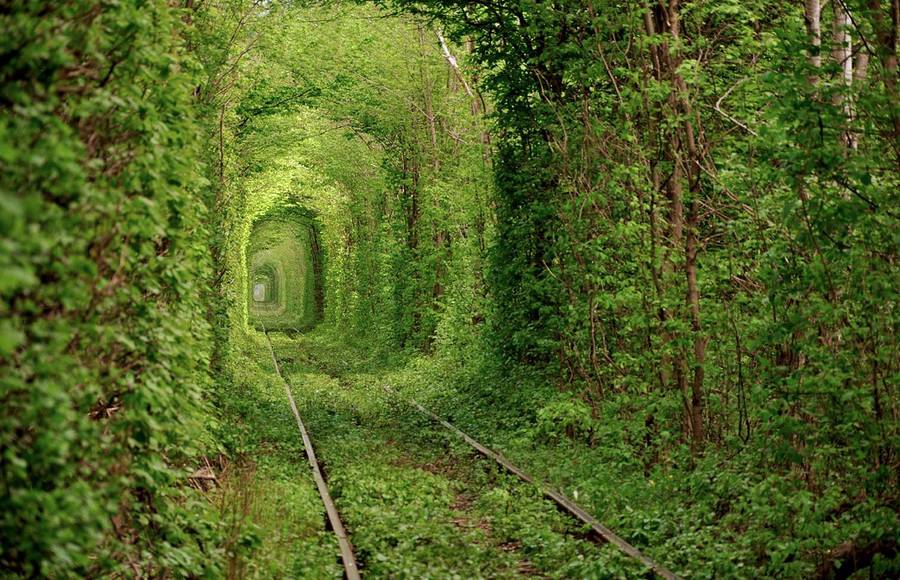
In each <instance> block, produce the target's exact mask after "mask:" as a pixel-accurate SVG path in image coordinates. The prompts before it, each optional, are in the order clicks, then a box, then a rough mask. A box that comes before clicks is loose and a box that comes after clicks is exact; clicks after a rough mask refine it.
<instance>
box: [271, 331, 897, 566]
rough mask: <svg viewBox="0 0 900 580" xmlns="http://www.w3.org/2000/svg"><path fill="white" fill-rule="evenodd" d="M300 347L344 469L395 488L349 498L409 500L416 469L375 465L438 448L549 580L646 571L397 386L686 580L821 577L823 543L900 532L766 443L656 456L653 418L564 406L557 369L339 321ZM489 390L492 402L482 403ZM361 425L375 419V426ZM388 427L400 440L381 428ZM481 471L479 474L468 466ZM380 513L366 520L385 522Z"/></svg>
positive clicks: (330, 448)
mask: <svg viewBox="0 0 900 580" xmlns="http://www.w3.org/2000/svg"><path fill="white" fill-rule="evenodd" d="M282 348H283V349H285V348H288V345H287V343H285V345H284V346H283V347H282ZM292 348H293V352H294V353H295V354H294V355H293V359H294V364H295V366H294V367H293V368H294V369H295V371H294V372H295V374H294V375H292V378H293V382H294V384H295V389H297V390H299V391H300V392H301V393H306V394H305V395H304V396H305V397H306V399H307V400H306V403H305V405H304V409H305V410H304V412H305V413H307V414H310V420H311V421H312V422H313V424H314V425H315V431H316V436H317V440H318V441H319V443H320V444H321V445H322V446H323V449H324V451H323V452H324V454H325V457H327V458H329V460H331V461H337V463H338V464H340V463H342V462H345V461H347V460H348V458H357V461H360V460H359V459H358V458H363V460H361V461H363V462H362V463H360V464H359V466H358V467H357V469H358V470H361V471H363V472H365V471H366V470H375V471H374V472H373V471H369V473H371V474H373V475H374V473H379V476H378V479H379V480H380V481H381V482H382V483H381V484H380V485H379V487H377V488H375V489H369V490H356V489H353V488H348V490H347V491H344V493H346V494H347V496H346V497H345V498H343V501H344V502H345V504H349V505H350V506H351V507H352V506H353V505H354V504H355V503H359V502H362V503H365V502H364V501H363V500H365V499H366V498H369V499H370V497H371V494H373V493H375V494H379V493H397V492H395V491H389V490H390V488H391V486H387V485H385V484H384V483H383V481H384V480H386V479H392V480H393V481H398V482H399V481H403V478H402V477H400V476H396V475H395V476H393V477H392V476H391V475H389V473H390V469H387V470H386V471H384V472H379V471H378V470H379V469H380V468H379V467H375V465H378V464H379V463H378V462H379V461H383V462H386V463H387V464H388V465H390V464H391V462H396V461H397V459H396V457H397V455H396V453H397V452H396V450H395V448H396V447H398V446H399V447H400V448H402V449H403V450H404V452H405V453H410V451H409V450H413V451H412V452H413V453H422V455H421V456H420V457H418V458H417V459H416V460H415V461H416V464H417V465H420V466H422V465H432V464H433V462H437V464H447V463H449V464H450V465H451V466H452V467H450V468H449V470H450V471H451V472H453V476H452V477H451V479H452V480H453V481H455V482H457V483H459V482H465V484H464V487H466V489H467V490H469V491H468V492H469V493H471V491H470V490H471V489H473V488H474V489H477V490H478V492H477V493H476V496H477V497H476V498H475V499H474V500H473V502H472V506H471V508H470V509H471V510H473V511H474V512H475V513H478V514H480V515H481V517H484V518H487V519H488V520H490V522H491V534H492V538H493V540H495V541H500V543H501V544H502V543H503V542H504V541H510V542H513V543H514V544H515V545H516V549H517V551H519V552H520V553H521V554H522V555H523V556H524V557H525V558H526V559H527V560H528V565H529V566H533V567H534V569H535V570H539V571H541V572H543V573H548V574H551V575H560V576H562V577H606V575H608V574H609V575H613V576H615V575H617V574H618V575H621V574H625V575H627V576H631V575H633V573H634V570H633V569H630V570H631V571H630V572H625V570H629V568H627V566H628V565H629V564H630V563H629V562H624V561H623V560H622V558H624V557H622V556H620V557H618V558H616V557H613V556H609V555H607V556H606V558H599V557H598V556H597V554H593V555H592V556H591V557H590V558H585V556H584V554H583V553H581V552H579V550H578V548H576V547H574V546H573V544H571V543H570V542H569V541H568V540H565V541H564V540H560V537H561V536H559V535H558V532H559V531H560V530H561V529H563V528H564V527H565V526H567V525H571V524H567V523H565V522H564V521H561V520H560V517H561V516H559V514H556V513H555V512H554V511H553V509H552V508H549V507H547V506H544V507H542V508H540V509H537V508H535V509H532V508H531V507H530V506H532V505H538V504H540V503H543V502H538V501H537V498H535V497H534V496H533V494H534V490H533V489H529V490H528V491H529V492H530V493H531V494H532V495H531V496H528V495H527V493H526V492H525V491H523V488H522V486H519V485H512V486H510V482H505V483H502V484H498V482H499V481H501V480H502V479H503V478H502V477H500V475H499V474H497V473H496V470H492V468H491V467H490V466H485V465H483V464H484V463H485V462H484V461H482V460H479V459H477V458H476V457H473V456H472V453H471V450H469V448H468V447H467V446H465V444H462V443H457V442H455V441H454V440H452V439H448V435H447V434H446V432H445V431H444V430H443V429H442V428H440V427H439V426H436V425H435V424H434V423H433V422H431V421H429V420H427V419H424V418H423V417H422V416H421V415H419V414H418V413H417V412H416V411H414V410H413V409H412V407H410V406H409V405H408V404H406V403H405V402H403V401H402V400H398V398H397V397H395V396H392V395H390V394H388V393H386V392H385V391H384V390H383V386H384V385H390V386H392V387H393V388H394V389H396V390H397V391H398V392H399V393H400V394H401V397H414V398H416V399H417V400H419V401H420V402H421V403H422V404H424V405H425V406H426V407H430V408H431V409H432V410H434V411H435V412H436V413H437V414H438V415H440V416H442V417H445V418H447V419H448V420H450V421H451V422H452V423H454V424H455V425H457V426H458V427H460V428H461V429H463V430H464V431H467V432H468V433H469V434H470V435H472V436H474V437H475V438H476V439H479V440H481V441H482V442H483V443H485V444H487V445H488V446H490V447H494V448H495V449H498V450H500V451H502V452H503V453H504V454H506V455H507V456H508V457H510V458H511V459H512V460H513V461H514V462H515V463H517V464H518V465H519V466H521V467H523V468H524V469H526V471H529V472H531V473H532V474H533V475H535V476H537V477H538V478H539V479H542V480H544V481H547V482H549V483H550V484H551V485H553V486H555V487H557V488H559V489H561V490H562V491H564V492H565V493H566V494H567V495H568V496H569V497H571V498H572V499H575V500H576V501H577V502H578V503H579V504H580V505H582V506H583V507H585V508H586V509H587V510H588V511H589V512H591V513H592V514H593V515H595V516H596V517H597V518H598V519H600V520H601V521H602V522H604V524H606V525H607V526H608V527H610V528H612V529H613V530H614V531H616V532H617V533H618V534H620V535H621V536H623V537H624V538H626V539H627V540H628V541H629V542H630V543H632V544H633V545H634V546H636V547H637V548H638V549H640V550H642V551H643V552H645V553H646V554H648V555H649V556H651V557H653V558H654V559H657V560H658V561H659V562H661V563H662V564H664V565H666V566H667V567H669V568H670V569H672V570H673V571H675V572H676V573H678V574H679V575H682V576H684V577H699V578H714V577H739V578H755V577H759V576H760V575H764V576H775V577H787V578H802V577H809V576H811V575H814V574H815V573H816V570H817V566H818V565H819V562H820V561H821V558H823V552H824V550H823V547H825V546H835V545H840V544H841V543H842V542H848V541H853V540H856V541H867V540H869V539H872V538H890V537H892V536H893V534H894V533H895V532H894V531H892V530H896V529H897V518H896V512H894V511H892V510H890V509H889V508H887V507H884V506H878V505H877V504H876V502H875V501H874V500H868V499H867V498H866V496H865V492H864V490H860V489H859V488H858V487H854V485H853V482H852V481H849V480H841V481H830V482H822V483H821V485H822V491H821V492H820V493H814V492H812V491H810V490H809V489H808V486H807V482H805V481H804V480H803V478H802V474H798V473H795V472H791V471H787V472H785V471H779V470H776V469H774V468H773V469H764V468H761V462H760V461H759V458H760V456H761V455H762V454H763V453H764V452H765V450H763V449H758V448H755V447H753V446H752V445H748V446H746V447H744V448H738V449H737V450H734V451H731V453H730V454H729V455H725V454H724V453H721V452H708V453H707V454H705V455H704V456H702V457H700V458H698V459H695V460H693V461H691V459H690V452H689V449H687V448H679V447H677V446H675V447H674V448H673V450H672V451H670V452H669V453H668V454H667V455H666V456H654V457H652V458H651V457H650V456H649V453H650V451H648V450H645V449H643V448H642V446H641V441H640V438H639V434H640V429H639V428H638V426H636V425H633V424H631V423H629V421H628V420H626V419H622V418H621V417H622V416H629V415H627V414H626V412H627V411H628V407H627V405H628V402H627V401H624V400H615V399H613V400H611V401H609V402H608V403H607V404H605V405H604V406H603V408H602V415H601V417H600V418H591V417H590V416H588V417H587V418H585V417H583V416H582V415H580V414H579V412H578V409H577V407H575V408H574V409H568V408H564V407H562V406H561V405H560V406H557V407H554V406H553V405H548V404H547V403H546V401H547V400H551V401H552V400H553V395H554V393H553V390H552V387H550V386H549V385H550V384H551V383H550V382H548V381H546V380H545V378H544V377H542V376H539V375H537V374H528V373H522V372H520V373H519V374H517V373H516V372H512V373H503V372H501V371H500V370H499V369H497V368H495V367H492V366H491V365H490V364H488V363H486V362H479V360H478V356H476V355H474V354H471V353H470V357H469V359H468V361H469V362H468V363H466V364H463V363H462V362H460V361H461V359H460V358H459V357H452V356H443V357H441V356H437V357H415V356H410V355H406V356H404V355H394V357H393V359H390V360H388V361H387V364H384V365H383V364H380V363H379V360H381V358H380V353H379V351H378V350H377V349H369V350H366V349H365V348H364V345H361V344H358V345H356V347H355V348H354V347H351V346H346V344H345V343H342V342H341V340H340V338H339V337H338V335H336V334H333V333H330V332H329V331H327V330H320V331H316V332H314V333H312V334H308V335H303V336H302V337H301V338H300V339H299V341H298V343H297V345H296V346H294V345H292ZM310 366H312V367H313V368H315V369H316V371H312V372H311V371H310V370H309V367H310ZM296 369H299V370H296ZM317 372H318V373H324V374H326V375H329V376H330V377H337V378H331V379H326V378H323V377H322V376H321V375H319V374H316V373H317ZM311 377H318V378H316V379H312V378H311ZM316 381H318V382H316ZM486 383H490V386H491V388H490V389H486V388H485V384H486ZM304 385H306V386H305V387H304ZM488 391H489V392H491V401H487V400H485V399H483V398H481V397H479V393H485V392H488ZM524 393H530V394H529V395H525V394H524ZM310 397H311V398H310ZM497 401H501V403H497ZM539 401H543V403H542V404H537V403H538V402H539ZM349 425H355V428H356V429H357V430H358V429H362V427H360V425H364V426H366V429H368V431H367V433H368V435H364V434H360V432H358V431H354V430H353V429H350V428H349V427H348V426H349ZM373 429H377V430H378V431H379V432H380V433H381V434H382V435H381V436H382V437H384V436H385V435H384V434H385V433H389V434H390V435H389V438H388V439H378V438H377V437H373V436H372V435H371V433H372V432H373V431H372V430H373ZM449 437H451V438H452V436H449ZM430 454H432V455H430ZM379 458H381V459H379ZM473 464H475V465H478V467H474V468H473V467H465V468H463V467H461V466H464V465H465V466H470V465H473ZM762 465H764V464H762ZM334 469H335V470H337V471H336V472H335V473H336V475H335V477H336V478H337V481H339V482H341V483H342V484H346V482H348V481H349V480H348V479H347V477H348V476H347V475H345V471H344V469H346V468H344V467H335V468H334ZM460 470H462V471H460ZM351 471H352V470H351ZM445 471H446V469H445ZM398 485H401V486H402V485H403V484H398ZM417 485H425V484H423V483H419V482H417ZM441 493H445V492H444V491H442V492H441ZM523 494H524V495H523ZM401 497H402V496H401ZM365 513H366V515H365V517H364V520H367V521H373V519H372V514H371V513H368V512H365ZM564 519H565V518H563V520H564ZM400 523H401V522H399V521H396V522H392V525H390V526H388V527H387V529H398V528H397V526H399V525H400ZM394 524H396V526H395V525H394ZM512 538H515V539H512ZM617 556H618V554H617ZM544 558H546V561H545V560H543V559H544ZM897 569H898V563H897V562H896V560H895V561H890V560H888V559H886V558H883V557H880V556H879V557H876V559H875V562H874V564H873V568H872V571H873V573H875V574H876V576H879V575H881V576H890V575H892V574H895V573H896V571H897Z"/></svg>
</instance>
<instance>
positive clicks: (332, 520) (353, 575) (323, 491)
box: [263, 329, 360, 580]
mask: <svg viewBox="0 0 900 580" xmlns="http://www.w3.org/2000/svg"><path fill="white" fill-rule="evenodd" d="M263 333H264V334H265V335H266V343H267V344H268V345H269V353H270V354H271V355H272V364H274V365H275V372H276V373H278V377H279V378H280V379H281V382H282V384H283V385H284V391H285V393H286V394H287V398H288V402H289V403H290V405H291V412H292V413H293V414H294V419H296V420H297V427H299V428H300V436H301V437H302V438H303V448H304V449H305V450H306V459H307V460H308V461H309V466H310V468H311V469H312V474H313V479H315V481H316V488H318V490H319V497H321V498H322V503H323V504H324V505H325V513H326V514H328V523H329V524H330V525H331V530H332V531H333V532H334V535H335V536H337V541H338V546H339V547H340V550H341V563H342V564H343V565H344V577H345V578H346V579H347V580H359V577H360V576H359V567H358V566H357V565H356V556H355V555H354V554H353V546H352V545H351V544H350V538H349V536H348V535H347V530H346V529H345V528H344V524H343V522H341V516H340V514H339V513H338V510H337V506H336V505H334V500H333V499H331V493H329V492H328V485H327V484H326V483H325V477H324V476H323V475H322V469H321V468H320V467H319V460H318V459H317V458H316V451H315V449H314V448H313V445H312V441H311V440H310V438H309V433H308V432H307V431H306V426H305V425H304V424H303V419H302V418H301V417H300V411H299V410H298V409H297V402H296V401H295V400H294V394H293V392H291V385H290V383H288V381H287V379H285V378H284V375H283V374H281V366H280V365H279V364H278V357H277V356H275V347H274V346H272V339H271V338H269V333H268V332H266V331H265V329H263Z"/></svg>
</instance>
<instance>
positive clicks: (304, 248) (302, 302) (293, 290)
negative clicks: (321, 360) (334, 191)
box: [247, 210, 324, 330]
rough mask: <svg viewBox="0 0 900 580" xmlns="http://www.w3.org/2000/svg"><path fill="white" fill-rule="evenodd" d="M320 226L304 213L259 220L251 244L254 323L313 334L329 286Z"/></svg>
mask: <svg viewBox="0 0 900 580" xmlns="http://www.w3.org/2000/svg"><path fill="white" fill-rule="evenodd" d="M322 258H323V257H322V255H321V250H320V245H319V228H318V223H317V222H316V220H315V218H314V217H312V216H310V215H307V213H306V212H303V211H302V210H292V211H287V210H280V211H278V212H274V213H271V214H268V215H266V216H263V217H261V218H259V219H257V220H256V221H255V222H254V224H253V227H252V229H251V231H250V239H249V242H248V246H247V274H248V282H249V283H248V285H247V288H248V292H249V296H248V297H247V305H248V306H247V308H248V317H249V320H250V324H251V325H252V326H255V327H257V328H262V327H263V326H264V327H265V328H267V329H271V330H308V329H309V328H311V327H312V326H314V325H315V324H316V323H317V322H319V320H321V318H322V313H323V310H324V288H323V269H322Z"/></svg>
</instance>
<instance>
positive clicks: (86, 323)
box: [0, 0, 218, 577]
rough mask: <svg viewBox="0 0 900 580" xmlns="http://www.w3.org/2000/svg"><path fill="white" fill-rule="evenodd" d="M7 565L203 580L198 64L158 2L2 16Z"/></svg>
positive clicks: (0, 373)
mask: <svg viewBox="0 0 900 580" xmlns="http://www.w3.org/2000/svg"><path fill="white" fill-rule="evenodd" d="M0 23H2V26H3V28H4V30H5V31H6V32H5V33H4V35H3V40H2V41H0V55H2V58H0V62H2V63H3V64H2V65H0V206H2V208H3V209H2V211H0V215H2V217H0V223H2V243H0V269H2V272H3V273H2V276H0V278H2V283H0V314H2V317H3V322H2V324H0V365H2V367H0V400H2V401H3V405H2V411H0V448H2V450H3V451H2V459H0V466H2V467H0V470H2V477H0V482H2V483H0V514H2V515H0V546H2V547H0V567H2V568H3V569H4V570H6V572H7V573H10V574H20V575H25V576H35V577H37V576H41V577H45V576H49V577H80V576H98V575H103V574H110V573H118V574H131V573H136V572H137V571H141V572H140V573H141V574H142V575H156V574H159V573H161V571H163V570H166V571H169V573H171V574H175V575H195V576H202V575H205V574H214V573H215V572H216V570H217V569H218V568H217V562H216V560H215V558H214V557H213V558H210V556H211V555H214V554H215V553H216V550H217V547H216V544H215V539H216V533H217V532H216V523H215V518H214V516H213V514H211V513H210V511H209V509H208V508H207V506H206V504H205V502H203V501H198V499H197V498H196V497H195V496H194V494H193V492H191V491H189V490H187V489H186V488H185V487H184V486H183V482H184V479H183V477H184V475H185V473H184V468H185V467H187V466H188V464H190V463H191V462H192V458H193V457H194V456H195V455H196V453H197V448H198V445H200V444H202V441H203V438H204V428H203V422H204V418H203V410H204V404H203V402H202V400H201V394H202V390H203V389H204V388H205V387H206V386H207V385H208V384H209V381H208V377H207V374H206V366H207V362H208V353H209V337H208V332H209V330H208V326H207V324H206V322H205V320H204V318H203V316H202V312H203V305H204V302H203V295H204V293H205V292H206V284H207V283H208V279H207V275H208V261H207V258H206V250H207V248H206V228H205V225H204V218H205V208H204V204H203V202H202V199H201V196H200V191H201V189H202V188H203V186H204V181H203V179H202V177H201V176H200V175H199V174H198V172H197V169H196V160H197V155H198V147H197V143H196V141H195V139H194V134H195V132H196V130H197V126H196V125H195V123H194V122H193V115H192V114H191V112H190V110H191V97H190V95H191V91H192V88H193V83H194V69H193V66H192V64H191V61H190V59H188V58H187V57H186V56H185V53H184V48H183V46H182V45H181V41H180V37H179V32H180V31H181V30H182V26H183V23H182V20H181V14H180V12H179V11H177V10H174V9H173V8H171V7H170V5H169V3H166V2H162V1H160V2H128V1H126V2H115V3H101V2H94V1H89V0H88V1H78V2H68V3H60V4H55V3H50V4H48V3H34V2H31V3H22V2H14V3H13V4H12V5H8V6H7V7H6V8H5V9H4V10H3V14H2V16H0Z"/></svg>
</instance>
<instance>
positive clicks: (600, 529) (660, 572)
mask: <svg viewBox="0 0 900 580" xmlns="http://www.w3.org/2000/svg"><path fill="white" fill-rule="evenodd" d="M384 390H385V391H387V392H388V393H390V394H392V395H395V396H397V397H399V398H401V399H406V400H407V401H408V402H409V403H410V404H411V405H412V406H413V407H415V408H416V409H417V410H418V411H419V412H421V413H422V414H423V415H425V416H427V417H429V418H431V419H433V420H434V421H437V422H438V423H440V424H441V425H443V426H444V427H445V428H446V429H447V430H449V431H451V432H453V433H454V434H456V435H458V436H459V437H460V438H461V439H463V441H465V442H466V443H468V444H469V445H470V446H472V447H473V448H475V449H476V450H477V451H478V452H479V453H481V454H482V455H484V456H485V457H488V458H490V459H493V460H494V461H496V462H497V463H498V464H500V465H501V466H503V467H504V468H505V469H506V470H507V471H509V472H510V473H512V474H513V475H515V476H516V477H518V478H519V479H521V480H522V481H525V482H527V483H530V484H532V485H536V486H537V487H538V489H540V491H541V493H543V494H544V496H545V497H548V498H550V499H552V500H553V501H554V502H555V503H556V505H558V506H559V507H560V508H561V509H562V510H563V511H566V512H568V513H569V514H571V515H572V516H574V517H575V518H576V519H578V520H579V521H581V522H582V523H584V524H587V525H589V526H590V527H591V529H593V530H594V532H596V533H597V535H599V536H600V537H601V538H603V539H604V540H606V541H607V542H609V543H610V544H612V545H614V546H616V547H617V548H618V549H619V550H621V551H622V552H624V553H625V554H627V555H628V556H631V557H632V558H634V559H635V560H637V561H638V562H640V563H642V564H644V565H645V566H647V567H648V568H650V569H651V570H652V571H653V572H654V574H656V575H657V576H659V577H660V578H665V580H681V578H680V577H679V576H677V575H676V574H674V573H673V572H672V571H670V570H669V569H668V568H666V567H665V566H663V565H662V564H660V563H658V562H657V561H656V560H653V559H652V558H650V557H649V556H647V555H645V554H644V553H643V552H641V551H640V550H638V549H637V548H635V547H634V546H632V545H631V544H629V543H628V542H627V541H625V540H624V539H623V538H622V537H621V536H619V535H618V534H616V533H615V532H613V531H612V530H610V529H609V528H607V527H606V526H604V525H603V524H602V523H601V522H600V521H599V520H598V519H597V518H595V517H594V516H592V515H591V514H590V513H588V512H587V510H585V509H584V508H583V507H581V506H580V505H578V504H577V503H575V502H574V501H572V500H571V499H569V498H568V497H567V496H565V495H564V494H563V493H562V492H560V491H558V490H556V489H553V488H552V487H550V486H549V485H547V484H546V483H544V482H542V481H538V480H536V479H535V478H534V477H532V476H531V475H529V474H528V473H526V472H525V471H523V470H522V469H520V468H519V467H516V465H515V464H513V462H511V461H510V460H509V459H507V458H506V457H504V456H503V455H502V454H500V453H498V452H497V451H494V450H492V449H489V448H488V447H485V446H484V445H482V444H481V443H479V442H478V441H476V440H475V439H473V438H472V437H470V436H468V435H467V434H466V433H464V432H463V431H462V430H460V429H459V428H457V427H456V426H455V425H453V424H451V423H448V422H447V421H445V420H443V419H441V418H440V417H439V416H437V415H435V414H434V413H432V412H431V411H429V410H428V409H426V408H425V407H423V406H422V405H421V404H419V402H418V401H416V400H415V399H413V398H412V397H407V396H404V395H401V394H400V393H398V392H397V391H395V390H394V389H392V388H391V387H389V386H387V385H384Z"/></svg>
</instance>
